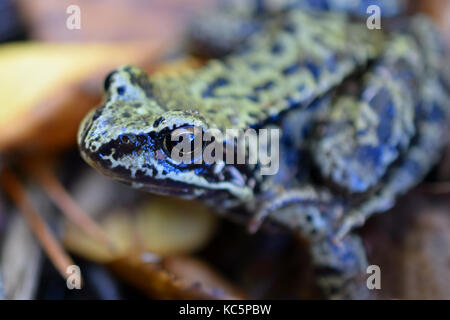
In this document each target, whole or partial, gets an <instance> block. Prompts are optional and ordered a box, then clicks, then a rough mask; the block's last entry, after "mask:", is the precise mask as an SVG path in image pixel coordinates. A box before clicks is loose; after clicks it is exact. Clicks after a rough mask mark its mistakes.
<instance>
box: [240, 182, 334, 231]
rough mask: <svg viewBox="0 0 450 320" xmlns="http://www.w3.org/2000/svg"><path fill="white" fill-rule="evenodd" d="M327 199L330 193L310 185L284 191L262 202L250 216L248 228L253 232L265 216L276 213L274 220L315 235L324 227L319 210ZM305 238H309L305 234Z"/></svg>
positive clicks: (328, 199) (257, 228)
mask: <svg viewBox="0 0 450 320" xmlns="http://www.w3.org/2000/svg"><path fill="white" fill-rule="evenodd" d="M329 201H330V195H329V194H328V193H326V192H325V191H318V190H316V189H314V188H312V187H304V188H298V189H292V190H288V191H284V192H282V193H280V194H279V195H278V196H277V197H276V198H275V199H273V200H270V201H267V202H265V203H263V205H262V206H261V207H260V209H259V210H258V211H257V213H256V214H255V215H254V216H253V217H252V219H251V221H250V223H249V225H248V230H249V232H251V233H255V232H256V231H258V230H259V228H260V226H261V224H262V223H263V222H264V221H265V219H266V218H268V217H269V216H272V215H276V217H274V220H275V221H277V222H279V223H281V224H283V225H287V226H288V227H289V228H291V229H297V228H300V229H301V230H302V233H307V234H308V235H316V234H318V233H319V231H320V230H322V231H323V230H324V229H325V227H326V223H325V221H324V218H323V217H322V213H321V212H322V211H323V210H322V209H323V207H324V206H325V205H326V204H327V203H328V202H329ZM299 208H300V210H299ZM299 212H301V214H299ZM307 238H310V236H307Z"/></svg>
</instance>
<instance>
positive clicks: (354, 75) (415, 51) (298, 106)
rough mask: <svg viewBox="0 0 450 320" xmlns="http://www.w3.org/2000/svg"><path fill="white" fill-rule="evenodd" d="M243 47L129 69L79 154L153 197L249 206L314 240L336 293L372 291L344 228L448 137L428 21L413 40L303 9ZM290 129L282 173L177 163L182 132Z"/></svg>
mask: <svg viewBox="0 0 450 320" xmlns="http://www.w3.org/2000/svg"><path fill="white" fill-rule="evenodd" d="M270 21H271V23H268V24H266V27H265V29H264V30H262V31H260V32H258V33H256V34H254V35H252V36H251V37H250V38H249V39H248V43H247V44H246V45H245V49H244V50H242V51H240V52H239V53H236V54H234V55H231V56H230V57H227V58H225V59H224V60H212V61H210V62H209V63H208V64H207V65H206V66H205V67H203V68H201V69H198V70H194V71H192V72H188V73H186V74H181V75H178V76H170V77H167V76H164V75H154V76H152V77H151V78H149V77H147V75H146V74H145V73H144V72H143V71H141V70H140V69H138V68H136V67H132V66H124V67H121V68H119V69H117V70H116V71H114V72H113V73H111V74H110V75H109V76H108V78H107V79H106V81H105V91H106V99H105V102H104V104H103V105H102V106H101V107H100V108H98V109H97V110H95V111H92V112H91V113H90V114H88V115H87V116H86V118H85V120H84V121H83V122H82V124H81V126H80V130H79V136H78V143H79V147H80V151H81V155H82V156H83V158H84V159H85V160H86V161H87V162H88V163H89V164H90V165H92V166H93V167H94V168H96V169H98V170H99V171H101V172H102V173H104V174H105V175H108V176H110V177H112V178H115V179H118V180H120V181H122V182H125V183H128V184H130V185H132V186H133V187H135V188H139V189H142V190H146V191H149V192H153V193H159V194H165V195H173V196H179V197H184V198H191V199H202V200H204V201H207V202H209V203H212V204H213V205H214V207H215V208H218V209H223V210H232V209H233V208H235V207H239V206H241V207H245V208H247V212H248V213H249V217H250V218H251V219H250V220H251V223H250V226H251V228H252V229H253V230H256V229H257V227H258V226H259V224H260V223H261V222H262V221H263V220H264V218H265V217H268V218H269V220H270V221H272V222H275V223H278V224H281V225H283V226H286V227H288V228H290V229H292V230H295V231H297V232H298V233H299V234H300V235H301V236H303V237H306V238H307V239H308V240H309V242H310V244H311V254H312V259H313V262H314V264H315V266H316V271H317V277H318V283H319V284H320V286H321V287H322V288H323V289H324V292H325V293H326V294H327V295H328V296H329V297H331V298H362V297H364V296H365V294H366V293H367V288H366V287H365V281H362V282H363V283H362V282H361V281H358V279H360V278H361V274H365V272H366V266H367V261H366V258H365V253H364V249H363V247H362V245H361V242H360V240H359V238H358V237H357V236H356V235H354V234H351V233H349V231H350V230H351V229H352V228H354V227H355V226H359V225H361V224H362V223H363V222H364V221H365V220H366V219H367V218H368V217H369V216H370V215H371V214H373V213H376V212H381V211H385V210H387V209H389V208H391V207H392V206H393V204H394V201H395V199H396V197H397V196H398V195H400V194H402V193H404V192H406V191H407V190H409V189H411V188H412V187H413V186H414V185H416V184H417V183H418V182H420V181H421V180H422V179H423V177H424V176H425V174H426V173H427V172H428V171H429V170H430V168H431V167H432V166H433V165H434V164H435V163H436V161H437V160H438V158H439V155H440V151H441V149H442V147H443V145H444V143H445V139H444V132H445V127H446V125H445V124H446V119H447V101H448V98H447V91H446V88H445V87H444V85H443V84H442V83H441V79H440V76H439V69H440V65H439V64H440V61H441V56H442V50H441V47H440V42H439V39H438V35H437V33H436V31H435V30H434V28H433V26H432V24H431V23H430V22H429V21H428V20H427V19H426V18H425V17H422V16H417V17H413V18H411V19H409V20H408V22H405V23H404V25H403V29H405V30H408V33H403V32H400V31H399V30H397V31H395V32H385V31H380V30H368V29H367V28H366V25H365V22H364V23H362V22H358V21H356V20H354V19H352V18H350V17H348V16H347V15H346V14H343V13H330V12H312V11H308V10H306V9H301V10H300V9H295V10H291V11H289V12H285V13H283V19H278V20H277V19H275V21H273V20H270ZM193 127H200V128H202V129H203V130H206V129H210V128H218V129H220V130H225V129H228V128H233V129H246V128H250V127H251V128H264V127H275V128H280V129H281V131H282V140H281V146H280V152H279V156H280V170H279V172H278V174H276V175H274V176H261V174H260V172H259V169H260V167H259V166H258V165H232V164H226V165H219V164H211V165H209V164H206V163H203V164H201V165H198V164H189V163H187V164H182V165H179V164H176V163H175V162H174V161H173V160H172V159H171V158H170V152H169V151H170V150H168V149H170V143H171V142H170V136H171V132H173V130H175V129H178V128H185V129H188V130H189V128H193Z"/></svg>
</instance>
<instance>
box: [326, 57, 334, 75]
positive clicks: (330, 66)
mask: <svg viewBox="0 0 450 320" xmlns="http://www.w3.org/2000/svg"><path fill="white" fill-rule="evenodd" d="M325 66H326V68H327V70H328V71H330V72H336V69H337V57H336V54H332V55H331V56H329V57H328V58H327V59H326V61H325Z"/></svg>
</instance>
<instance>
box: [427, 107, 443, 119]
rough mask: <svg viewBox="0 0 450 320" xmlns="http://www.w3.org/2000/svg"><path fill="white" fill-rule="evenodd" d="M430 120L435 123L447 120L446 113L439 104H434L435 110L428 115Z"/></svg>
mask: <svg viewBox="0 0 450 320" xmlns="http://www.w3.org/2000/svg"><path fill="white" fill-rule="evenodd" d="M428 119H430V120H431V121H433V122H434V121H436V122H442V121H444V120H445V113H444V111H443V110H442V108H441V106H440V105H439V104H438V103H437V102H435V103H433V110H432V111H431V112H430V114H429V115H428Z"/></svg>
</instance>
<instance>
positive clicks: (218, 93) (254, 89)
mask: <svg viewBox="0 0 450 320" xmlns="http://www.w3.org/2000/svg"><path fill="white" fill-rule="evenodd" d="M322 15H325V16H322ZM286 26H287V27H288V28H287V27H286ZM283 27H286V29H288V30H283ZM280 29H281V30H280ZM383 39H384V35H383V33H381V32H379V31H369V30H367V29H366V28H364V27H362V26H361V24H360V23H350V22H349V21H348V18H347V17H346V16H345V15H339V14H330V13H321V14H319V13H317V14H314V15H313V14H311V13H305V12H302V11H295V12H292V13H290V14H289V15H288V16H287V17H286V19H285V20H284V21H283V23H282V24H281V26H280V25H279V24H276V25H274V26H270V27H268V30H267V32H265V33H262V34H260V35H258V36H257V37H255V38H254V39H252V43H251V45H250V47H251V50H248V51H247V52H244V53H241V54H239V55H236V56H234V57H230V58H227V59H226V60H225V61H218V60H214V61H211V62H210V63H208V65H207V66H206V67H204V68H202V69H200V70H195V71H192V72H191V73H188V74H183V75H182V76H179V77H164V76H154V77H152V78H151V79H150V80H147V78H146V76H145V75H144V74H143V72H142V71H141V70H138V69H137V68H133V67H122V68H120V69H118V70H117V71H115V72H114V73H113V74H112V75H111V76H110V78H109V79H108V81H107V82H108V83H107V85H108V90H107V101H106V103H105V104H104V106H102V108H101V109H99V110H97V111H96V114H95V116H94V118H95V120H94V121H91V119H92V118H89V117H88V118H87V119H86V120H85V122H84V124H83V125H82V129H81V130H80V137H79V144H80V147H81V150H82V154H83V156H84V157H85V159H87V160H88V161H89V163H90V164H92V165H94V166H95V167H96V168H98V169H100V170H101V171H103V172H105V171H106V173H107V174H110V175H113V176H116V177H117V178H119V179H122V180H129V179H130V177H132V176H133V173H134V172H136V171H137V170H141V171H142V170H145V171H146V173H145V174H146V175H149V176H152V177H154V178H156V179H160V180H166V179H167V178H168V177H167V176H166V175H163V174H162V171H163V170H164V166H165V165H167V163H162V164H161V163H159V162H158V161H153V160H154V159H155V158H158V157H157V156H156V154H153V153H152V152H156V150H154V148H153V146H150V147H148V146H145V152H142V153H140V154H134V155H133V154H129V153H127V152H125V153H124V155H123V157H122V159H115V160H114V162H115V163H116V164H117V165H118V166H122V167H124V168H126V170H127V171H129V172H128V173H126V174H125V176H121V174H117V175H116V174H114V173H112V172H108V169H107V168H105V167H104V165H98V164H97V163H96V161H95V160H92V159H91V156H90V155H91V154H95V153H96V152H97V151H98V150H99V148H101V147H102V146H104V145H107V144H108V143H109V142H110V141H113V140H117V139H119V137H120V136H121V135H124V134H127V135H130V134H131V135H133V134H134V135H150V134H152V133H154V134H155V135H158V134H160V133H161V132H163V131H165V130H167V128H170V129H174V128H177V127H180V126H182V125H185V124H190V125H195V126H200V127H202V128H203V129H208V128H219V129H221V130H224V129H228V128H235V129H245V128H248V127H258V126H261V125H263V124H264V123H266V122H267V121H268V120H270V119H271V118H276V117H278V115H280V114H281V113H282V112H283V111H286V110H287V109H289V108H293V106H294V107H306V106H307V105H308V104H309V103H310V102H311V101H313V100H314V99H315V98H317V97H318V96H321V95H322V94H324V93H325V92H328V91H329V90H330V89H331V88H333V87H335V86H337V85H338V84H340V83H341V82H342V81H343V79H345V78H346V77H348V76H349V75H350V74H352V73H353V72H354V71H355V70H356V69H357V68H361V69H363V68H364V67H365V66H366V64H367V63H368V61H369V60H372V59H374V58H375V57H376V56H377V55H379V53H380V51H381V49H382V47H383ZM276 46H280V47H282V50H281V52H274V51H276V50H275V49H274V48H276ZM296 64H299V65H298V70H295V72H291V73H289V74H288V75H286V74H284V73H283V70H287V69H289V68H290V67H292V66H294V65H296ZM306 64H308V66H309V67H310V68H312V69H313V71H311V69H308V68H306V67H305V65H306ZM314 72H317V73H319V75H316V76H315V75H314ZM285 73H286V71H285ZM218 79H219V81H226V84H225V85H221V86H216V87H215V88H214V90H210V88H211V87H214V83H217V81H218ZM269 82H270V83H273V84H274V85H273V86H271V87H270V88H265V89H264V90H261V89H258V88H262V87H264V85H265V84H267V83H269ZM300 87H301V88H302V90H299V88H300ZM119 90H121V91H120V93H119V92H118V91H119ZM208 90H210V92H209V93H208V94H205V92H208ZM292 101H296V103H295V104H293V103H292ZM124 115H127V116H124ZM161 117H163V119H164V120H163V121H160V122H158V121H157V120H158V119H160V118H161ZM155 122H157V125H154V124H155ZM148 152H150V153H152V154H148ZM143 153H145V154H146V157H145V158H146V159H147V160H148V159H150V161H152V168H151V169H150V168H148V169H143V167H142V162H143V161H146V160H144V156H143ZM161 154H165V153H164V150H162V152H160V155H161ZM103 156H107V154H105V152H103ZM152 159H153V160H152ZM153 169H156V170H157V171H158V173H157V174H156V175H155V174H152V173H151V172H150V171H153ZM166 171H167V170H166ZM121 173H123V171H122V172H121ZM169 174H170V173H169ZM172 178H173V180H176V181H179V182H186V181H189V184H191V185H196V186H198V187H199V190H197V191H196V194H198V195H202V194H204V193H205V192H206V191H207V190H208V189H215V190H217V189H219V190H223V191H228V192H229V193H231V194H232V195H233V196H234V197H238V198H243V199H244V200H245V201H248V200H249V198H253V190H252V189H253V188H251V187H249V186H248V184H247V185H245V186H242V185H236V184H233V183H230V182H227V181H221V179H220V178H217V179H212V181H211V179H210V181H206V180H205V179H203V177H202V176H201V175H195V174H193V173H192V171H190V170H184V171H183V172H177V174H176V176H173V177H172ZM142 186H143V187H148V186H147V185H142ZM150 187H152V186H150ZM152 191H158V190H152ZM159 192H160V193H165V190H164V189H162V188H161V189H160V190H159Z"/></svg>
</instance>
